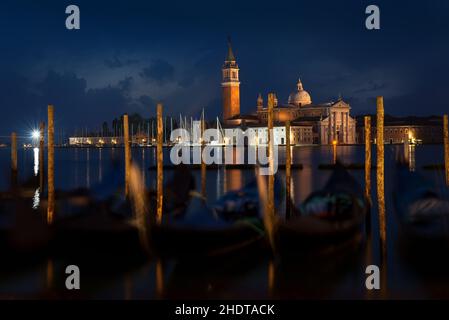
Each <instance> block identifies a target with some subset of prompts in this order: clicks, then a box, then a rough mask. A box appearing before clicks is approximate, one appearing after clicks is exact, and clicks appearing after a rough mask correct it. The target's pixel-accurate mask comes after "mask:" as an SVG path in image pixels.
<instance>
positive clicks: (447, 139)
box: [443, 114, 449, 186]
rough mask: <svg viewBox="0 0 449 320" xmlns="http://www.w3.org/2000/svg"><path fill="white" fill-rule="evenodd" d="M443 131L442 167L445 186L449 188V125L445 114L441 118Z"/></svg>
mask: <svg viewBox="0 0 449 320" xmlns="http://www.w3.org/2000/svg"><path fill="white" fill-rule="evenodd" d="M443 122H444V125H443V127H444V128H443V129H444V165H445V168H446V185H448V186H449V124H448V116H447V114H445V115H444V117H443Z"/></svg>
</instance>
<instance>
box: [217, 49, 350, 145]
mask: <svg viewBox="0 0 449 320" xmlns="http://www.w3.org/2000/svg"><path fill="white" fill-rule="evenodd" d="M222 71H223V81H222V89H223V120H224V123H225V125H226V126H227V127H232V126H244V127H255V128H260V127H264V126H266V123H267V119H268V108H267V106H266V105H264V101H263V98H262V95H261V94H259V96H258V97H257V100H256V108H255V109H256V112H255V113H253V114H250V115H241V114H240V82H239V73H238V72H239V68H238V66H237V62H236V59H235V56H234V54H233V51H232V48H231V45H230V43H228V55H227V57H226V60H225V63H224V66H223V69H222ZM350 110H351V107H350V106H349V104H348V103H347V102H345V101H344V100H343V99H342V98H341V97H340V98H339V99H338V100H337V101H331V102H327V103H319V104H315V103H313V102H312V97H311V95H310V94H309V92H307V91H306V90H305V89H304V86H303V83H302V81H301V80H298V82H297V84H296V90H294V91H293V92H292V93H291V94H290V95H289V97H288V100H287V103H286V104H279V101H278V98H277V97H276V96H275V101H274V109H273V113H274V114H273V116H274V122H275V127H278V129H275V130H277V131H279V133H280V132H282V130H285V122H286V121H290V122H291V135H292V136H293V138H292V139H293V141H292V143H293V144H332V142H333V141H337V143H338V144H354V143H355V142H356V120H355V119H354V118H353V117H351V116H350ZM280 128H282V130H281V129H280ZM258 130H259V129H258ZM275 136H276V134H275ZM278 136H279V139H278V140H279V141H282V137H281V136H280V135H279V134H278ZM275 139H276V138H275ZM284 140H285V132H284ZM284 142H285V141H284ZM280 144H284V143H282V142H280Z"/></svg>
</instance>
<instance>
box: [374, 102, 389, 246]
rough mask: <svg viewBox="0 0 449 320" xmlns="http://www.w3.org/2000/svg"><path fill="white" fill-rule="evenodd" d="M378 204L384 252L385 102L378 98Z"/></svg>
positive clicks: (385, 234)
mask: <svg viewBox="0 0 449 320" xmlns="http://www.w3.org/2000/svg"><path fill="white" fill-rule="evenodd" d="M376 145H377V203H378V206H379V228H380V241H381V248H382V252H383V253H384V252H385V249H386V238H387V231H386V228H387V226H386V217H385V174H384V170H385V167H384V101H383V97H377V138H376Z"/></svg>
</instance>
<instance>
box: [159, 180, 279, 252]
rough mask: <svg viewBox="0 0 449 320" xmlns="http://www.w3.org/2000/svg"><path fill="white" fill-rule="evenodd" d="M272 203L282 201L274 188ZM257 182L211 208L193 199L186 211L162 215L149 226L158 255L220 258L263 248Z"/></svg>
mask: <svg viewBox="0 0 449 320" xmlns="http://www.w3.org/2000/svg"><path fill="white" fill-rule="evenodd" d="M277 187H278V189H279V191H278V192H276V194H277V197H276V200H277V201H278V202H280V201H281V200H282V192H281V190H280V189H281V187H280V186H277ZM259 211H260V210H259V193H258V185H257V182H256V181H255V180H254V181H251V182H250V183H248V184H247V185H246V186H244V187H243V188H242V189H240V190H237V191H230V192H228V193H226V194H225V195H224V196H223V197H221V198H220V199H219V200H218V201H217V202H216V203H215V204H214V205H213V207H212V208H210V207H208V206H207V205H206V203H205V200H204V199H201V198H200V197H194V198H193V200H192V203H191V205H190V207H189V209H188V210H187V212H186V213H185V214H184V215H182V216H179V217H173V216H171V215H163V217H162V221H161V223H159V224H158V223H156V222H155V221H154V222H153V223H152V226H151V229H150V238H151V245H152V247H153V249H154V251H155V252H156V253H158V254H159V255H162V256H176V257H178V258H184V257H193V256H195V257H207V258H213V257H224V256H229V255H237V254H242V253H245V252H249V251H251V249H254V250H253V251H254V252H256V251H259V249H261V250H263V249H264V248H265V245H266V242H265V231H264V227H263V222H262V218H261V216H260V214H259Z"/></svg>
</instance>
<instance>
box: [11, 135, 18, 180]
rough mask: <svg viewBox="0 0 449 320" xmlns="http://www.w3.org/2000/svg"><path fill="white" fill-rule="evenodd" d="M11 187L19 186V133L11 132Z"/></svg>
mask: <svg viewBox="0 0 449 320" xmlns="http://www.w3.org/2000/svg"><path fill="white" fill-rule="evenodd" d="M11 187H12V188H13V189H14V188H16V187H17V134H16V133H15V132H13V133H11Z"/></svg>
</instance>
